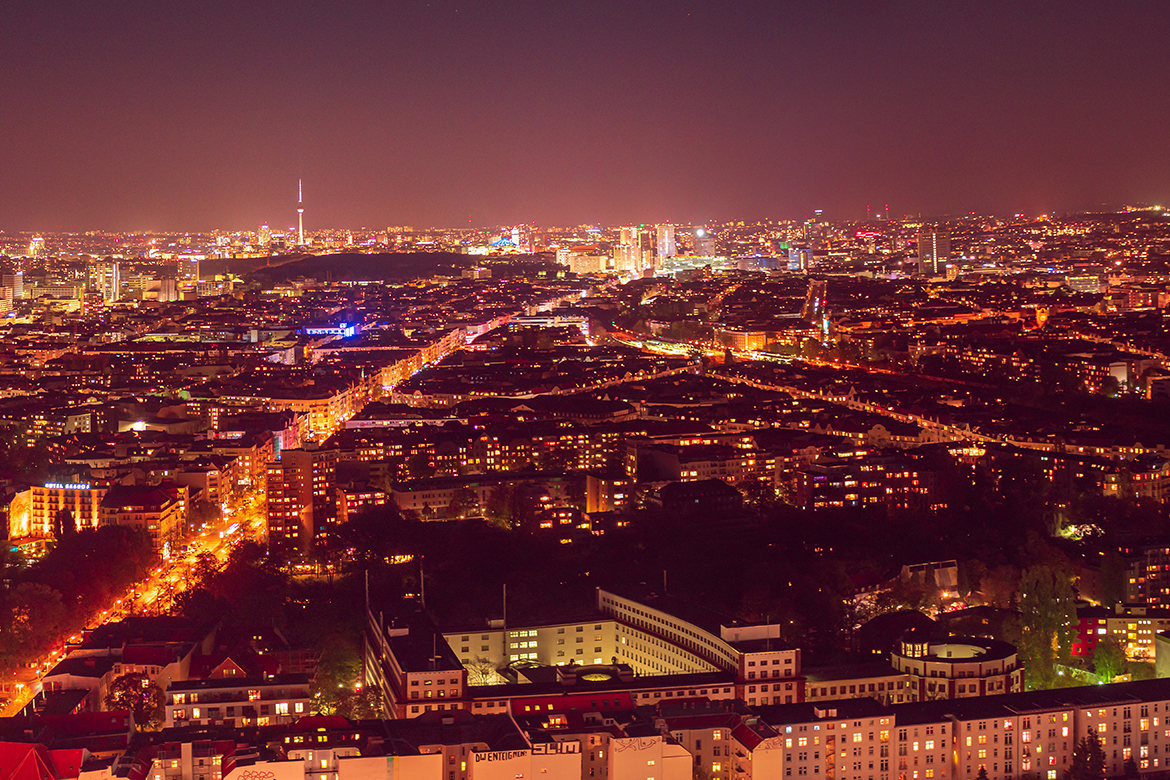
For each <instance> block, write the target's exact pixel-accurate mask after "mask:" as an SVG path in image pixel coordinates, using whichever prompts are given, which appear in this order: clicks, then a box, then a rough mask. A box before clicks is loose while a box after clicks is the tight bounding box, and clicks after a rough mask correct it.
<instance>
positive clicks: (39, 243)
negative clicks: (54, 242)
mask: <svg viewBox="0 0 1170 780" xmlns="http://www.w3.org/2000/svg"><path fill="white" fill-rule="evenodd" d="M28 256H29V257H44V256H45V239H44V238H42V237H41V236H33V238H32V240H31V241H29V242H28Z"/></svg>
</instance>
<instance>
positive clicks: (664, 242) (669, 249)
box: [657, 225, 678, 261]
mask: <svg viewBox="0 0 1170 780" xmlns="http://www.w3.org/2000/svg"><path fill="white" fill-rule="evenodd" d="M657 233H658V259H659V260H660V261H661V260H665V259H666V258H668V257H674V256H675V255H677V254H678V247H676V246H675V243H674V225H659V226H658V227H657Z"/></svg>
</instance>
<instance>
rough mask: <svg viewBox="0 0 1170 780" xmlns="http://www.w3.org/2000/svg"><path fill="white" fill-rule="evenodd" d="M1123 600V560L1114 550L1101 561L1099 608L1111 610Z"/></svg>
mask: <svg viewBox="0 0 1170 780" xmlns="http://www.w3.org/2000/svg"><path fill="white" fill-rule="evenodd" d="M1124 600H1125V560H1124V559H1123V558H1122V557H1121V553H1119V552H1118V551H1117V550H1116V549H1113V550H1110V551H1109V552H1107V553H1105V557H1104V558H1103V559H1102V561H1101V606H1103V607H1105V608H1106V609H1112V608H1113V607H1114V606H1116V605H1117V604H1119V603H1121V602H1122V601H1124Z"/></svg>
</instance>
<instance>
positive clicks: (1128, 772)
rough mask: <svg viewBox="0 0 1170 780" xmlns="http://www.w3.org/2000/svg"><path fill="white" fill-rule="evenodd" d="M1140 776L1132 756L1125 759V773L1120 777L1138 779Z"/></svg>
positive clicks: (1126, 779)
mask: <svg viewBox="0 0 1170 780" xmlns="http://www.w3.org/2000/svg"><path fill="white" fill-rule="evenodd" d="M1141 776H1142V775H1141V772H1139V771H1138V765H1137V762H1136V761H1134V760H1133V758H1132V757H1130V758H1127V759H1125V774H1124V775H1122V777H1124V778H1125V780H1138V778H1139V777H1141Z"/></svg>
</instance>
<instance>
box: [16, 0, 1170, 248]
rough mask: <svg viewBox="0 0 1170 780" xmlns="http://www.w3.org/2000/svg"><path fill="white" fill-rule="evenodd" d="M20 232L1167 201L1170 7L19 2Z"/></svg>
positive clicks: (1027, 208) (636, 0) (1012, 208)
mask: <svg viewBox="0 0 1170 780" xmlns="http://www.w3.org/2000/svg"><path fill="white" fill-rule="evenodd" d="M0 7H2V9H3V13H2V14H0V18H2V22H0V57H2V58H3V69H2V70H0V229H4V230H8V231H13V230H27V229H38V230H62V229H92V228H105V229H109V230H131V229H134V230H142V229H155V230H206V229H211V228H222V229H249V230H255V229H256V226H257V225H258V224H259V223H261V222H268V223H271V224H272V225H273V226H274V227H286V226H288V225H291V224H293V223H295V212H294V209H295V199H296V184H297V179H298V178H303V179H304V182H305V197H306V214H305V216H306V219H305V222H306V228H309V229H312V228H316V227H354V228H356V227H362V226H366V227H385V226H388V225H413V226H446V227H454V226H459V225H467V224H468V220H469V218H470V221H471V223H472V224H474V225H491V224H510V223H516V222H521V221H525V222H535V223H537V224H538V225H567V224H580V223H586V222H601V223H606V224H616V223H621V222H631V221H633V222H657V221H665V220H673V221H675V222H692V221H707V220H722V219H731V218H737V219H738V218H740V217H741V216H742V217H744V218H748V219H754V218H762V217H770V218H800V217H803V216H804V215H806V214H809V213H811V212H812V211H813V210H814V209H818V208H821V209H824V210H825V215H826V217H828V218H830V219H848V218H858V217H863V216H864V215H865V209H866V204H872V205H873V209H874V211H875V212H876V211H880V210H882V209H883V208H884V204H885V203H889V204H890V206H891V210H892V211H893V212H894V213H895V214H898V215H901V214H917V213H923V214H928V215H941V214H958V213H963V212H967V211H980V212H992V213H1001V214H1010V213H1013V212H1025V213H1029V214H1035V213H1038V212H1041V211H1050V210H1053V211H1066V210H1076V209H1083V208H1092V207H1095V206H1100V205H1102V204H1107V205H1108V206H1111V207H1116V206H1120V205H1123V204H1126V203H1135V202H1139V201H1145V202H1170V3H1167V2H1165V1H1164V0H1156V1H1151V2H1129V1H1128V0H1112V1H1110V0H1098V1H1096V2H1067V3H1066V2H1016V1H1015V0H1012V1H1011V2H998V3H993V2H978V1H976V0H971V1H968V2H959V1H958V0H955V1H952V0H935V1H933V2H883V1H882V0H869V1H867V2H847V1H846V0H816V1H815V2H800V3H796V2H782V1H781V0H771V1H770V2H747V1H744V2H734V1H728V2H718V3H717V2H702V3H700V2H686V0H674V1H673V2H655V1H653V0H622V1H621V2H609V1H608V0H594V1H592V2H576V3H568V2H559V3H558V2H552V1H550V0H543V1H540V2H537V1H534V2H523V1H522V0H496V1H495V2H485V1H484V0H476V1H474V2H466V0H461V1H459V2H454V1H452V0H431V2H415V1H414V0H402V1H398V2H396V1H395V0H383V1H382V2H369V3H365V2H360V1H359V0H318V1H317V2H297V0H282V1H281V2H256V1H254V0H230V1H228V2H221V1H220V0H205V1H202V2H200V1H199V0H189V1H188V2H170V1H167V0H151V1H149V2H146V1H144V2H122V1H120V0H98V1H94V2H80V1H79V0H73V1H72V2H56V1H55V0H31V1H26V0H7V2H5V3H4V4H3V5H2V6H0Z"/></svg>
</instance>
